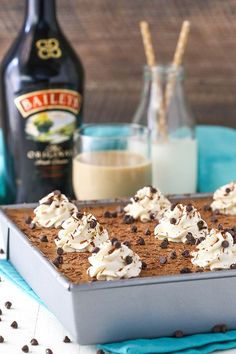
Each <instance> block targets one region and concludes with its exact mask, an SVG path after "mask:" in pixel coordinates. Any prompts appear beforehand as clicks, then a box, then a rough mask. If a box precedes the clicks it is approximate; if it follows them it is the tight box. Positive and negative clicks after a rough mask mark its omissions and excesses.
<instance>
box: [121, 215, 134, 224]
mask: <svg viewBox="0 0 236 354" xmlns="http://www.w3.org/2000/svg"><path fill="white" fill-rule="evenodd" d="M123 221H124V223H125V224H133V223H134V218H133V216H131V215H125V216H124V218H123Z"/></svg>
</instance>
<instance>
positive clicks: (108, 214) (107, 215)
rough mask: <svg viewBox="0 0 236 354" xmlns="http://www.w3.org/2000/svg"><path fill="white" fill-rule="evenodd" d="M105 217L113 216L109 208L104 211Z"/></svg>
mask: <svg viewBox="0 0 236 354" xmlns="http://www.w3.org/2000/svg"><path fill="white" fill-rule="evenodd" d="M104 218H111V213H110V211H109V210H106V211H105V213H104Z"/></svg>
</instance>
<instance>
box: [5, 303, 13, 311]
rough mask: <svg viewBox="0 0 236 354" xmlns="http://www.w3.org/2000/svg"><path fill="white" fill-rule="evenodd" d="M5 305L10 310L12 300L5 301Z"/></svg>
mask: <svg viewBox="0 0 236 354" xmlns="http://www.w3.org/2000/svg"><path fill="white" fill-rule="evenodd" d="M5 307H6V308H7V309H8V310H9V309H10V308H11V307H12V303H11V302H10V301H7V302H5Z"/></svg>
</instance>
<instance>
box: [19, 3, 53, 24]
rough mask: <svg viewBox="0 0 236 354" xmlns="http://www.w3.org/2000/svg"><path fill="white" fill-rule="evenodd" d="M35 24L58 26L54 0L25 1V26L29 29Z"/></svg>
mask: <svg viewBox="0 0 236 354" xmlns="http://www.w3.org/2000/svg"><path fill="white" fill-rule="evenodd" d="M36 25H42V26H43V25H47V26H50V27H51V28H57V27H58V23H57V17H56V3H55V0H27V1H26V15H25V28H26V29H29V28H30V27H32V26H36Z"/></svg>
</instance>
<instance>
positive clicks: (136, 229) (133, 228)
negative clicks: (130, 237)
mask: <svg viewBox="0 0 236 354" xmlns="http://www.w3.org/2000/svg"><path fill="white" fill-rule="evenodd" d="M137 231H138V228H137V226H136V225H132V226H131V232H134V233H136V232H137Z"/></svg>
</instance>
